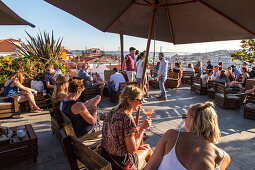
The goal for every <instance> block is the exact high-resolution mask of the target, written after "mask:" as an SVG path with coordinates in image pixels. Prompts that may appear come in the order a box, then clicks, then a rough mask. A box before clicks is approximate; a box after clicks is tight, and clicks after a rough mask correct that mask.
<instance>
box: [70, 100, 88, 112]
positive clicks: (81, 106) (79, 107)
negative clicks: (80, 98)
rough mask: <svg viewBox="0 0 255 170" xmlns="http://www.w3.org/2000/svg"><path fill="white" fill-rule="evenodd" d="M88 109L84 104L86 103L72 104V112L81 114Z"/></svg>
mask: <svg viewBox="0 0 255 170" xmlns="http://www.w3.org/2000/svg"><path fill="white" fill-rule="evenodd" d="M85 109H86V107H85V106H84V104H83V103H82V102H77V103H75V104H74V105H73V106H72V112H73V113H74V114H80V113H81V112H83V111H84V110H85Z"/></svg>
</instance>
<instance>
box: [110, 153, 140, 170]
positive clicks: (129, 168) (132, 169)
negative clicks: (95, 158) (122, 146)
mask: <svg viewBox="0 0 255 170" xmlns="http://www.w3.org/2000/svg"><path fill="white" fill-rule="evenodd" d="M108 154H109V153H108ZM109 156H110V158H111V159H112V160H113V162H115V163H116V165H118V166H119V167H120V168H121V169H123V170H138V168H137V167H136V165H135V164H134V162H133V161H132V159H131V156H130V154H128V157H129V160H128V162H127V163H126V165H125V167H124V168H123V167H122V166H120V164H119V163H118V162H117V161H115V160H114V159H113V158H112V156H111V155H110V154H109Z"/></svg>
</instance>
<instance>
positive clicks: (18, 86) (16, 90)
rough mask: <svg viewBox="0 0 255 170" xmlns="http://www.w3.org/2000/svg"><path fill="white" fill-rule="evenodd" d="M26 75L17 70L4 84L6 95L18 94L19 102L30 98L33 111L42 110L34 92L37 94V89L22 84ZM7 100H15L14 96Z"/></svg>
mask: <svg viewBox="0 0 255 170" xmlns="http://www.w3.org/2000/svg"><path fill="white" fill-rule="evenodd" d="M23 80H24V76H23V73H22V72H19V71H18V72H16V73H15V74H14V75H13V76H12V77H11V78H10V79H9V80H7V81H6V82H5V84H4V97H8V96H12V95H18V101H19V102H25V101H27V100H28V102H29V105H30V108H31V112H40V111H42V109H40V108H39V107H38V106H37V105H36V103H35V98H34V94H37V91H36V90H34V89H31V88H28V87H25V86H23V85H22V83H23ZM20 90H21V91H20ZM5 101H7V102H13V98H12V97H10V98H7V99H5Z"/></svg>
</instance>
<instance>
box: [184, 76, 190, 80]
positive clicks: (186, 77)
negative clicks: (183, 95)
mask: <svg viewBox="0 0 255 170" xmlns="http://www.w3.org/2000/svg"><path fill="white" fill-rule="evenodd" d="M190 77H191V76H183V77H182V78H184V79H190Z"/></svg>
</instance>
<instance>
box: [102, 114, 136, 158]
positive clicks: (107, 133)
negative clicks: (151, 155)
mask: <svg viewBox="0 0 255 170" xmlns="http://www.w3.org/2000/svg"><path fill="white" fill-rule="evenodd" d="M137 133H138V130H137V127H136V124H135V121H134V119H133V117H132V115H128V114H127V113H125V112H124V111H123V109H119V110H117V111H113V110H112V111H111V112H110V113H109V114H108V115H107V117H106V118H105V120H104V123H103V129H102V143H101V145H102V147H103V148H104V149H105V150H106V151H107V152H108V153H109V154H111V155H114V156H124V155H126V154H127V153H128V152H127V149H126V145H125V137H130V136H135V135H136V134H137Z"/></svg>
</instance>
